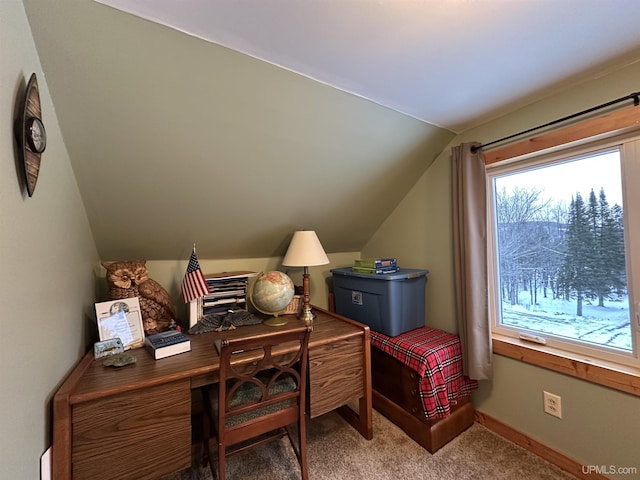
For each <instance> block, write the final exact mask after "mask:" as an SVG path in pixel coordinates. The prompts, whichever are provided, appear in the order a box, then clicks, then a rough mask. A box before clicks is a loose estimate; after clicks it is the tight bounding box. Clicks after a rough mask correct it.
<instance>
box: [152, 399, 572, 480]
mask: <svg viewBox="0 0 640 480" xmlns="http://www.w3.org/2000/svg"><path fill="white" fill-rule="evenodd" d="M307 438H308V441H307V442H308V446H307V459H308V462H309V477H310V479H311V480H325V479H326V480H343V479H344V480H358V479H362V480H389V479H416V480H418V479H419V480H466V479H469V480H472V479H473V480H478V479H487V480H513V479H519V480H525V479H526V480H551V479H554V480H555V479H558V480H571V479H575V477H573V476H571V475H569V474H567V473H565V472H564V471H562V470H560V469H559V468H557V467H555V466H554V465H552V464H550V463H548V462H546V461H544V460H542V459H541V458H540V457H538V456H536V455H534V454H532V453H530V452H528V451H527V450H525V449H523V448H521V447H519V446H518V445H515V444H514V443H511V442H509V441H507V440H505V439H504V438H502V437H500V436H498V435H496V434H494V433H493V432H491V431H490V430H488V429H487V428H485V427H483V426H482V425H479V424H477V423H476V424H474V425H473V426H471V427H470V428H469V429H468V430H466V431H465V432H463V433H462V434H461V435H459V436H458V437H456V438H455V439H454V440H452V441H451V442H449V443H448V444H447V445H445V446H444V447H442V448H441V449H440V450H438V451H437V452H435V453H434V454H430V453H429V452H427V451H426V450H425V449H423V448H422V447H421V446H420V445H418V444H417V443H416V442H414V441H413V440H412V439H411V438H410V437H408V436H407V435H406V434H405V433H404V432H403V431H402V430H401V429H400V428H398V427H397V426H396V425H394V424H393V423H392V422H390V421H389V420H388V419H387V418H385V417H384V416H383V415H381V414H380V413H378V412H377V411H375V410H374V411H373V439H372V440H369V441H368V440H365V439H364V438H363V437H362V436H360V434H358V433H357V432H356V430H354V429H353V428H352V427H351V426H350V425H348V424H347V423H346V422H345V421H344V420H343V419H342V417H340V416H339V415H338V414H337V413H334V412H331V413H328V414H326V415H323V416H321V417H318V418H315V419H313V420H311V421H310V422H309V423H308V430H307ZM227 478H228V479H242V480H297V479H299V478H300V470H299V467H298V463H297V461H296V458H295V454H294V453H293V451H292V449H291V446H290V444H289V441H288V439H286V438H284V439H281V440H279V441H276V442H271V443H269V444H266V445H261V446H259V447H256V448H254V449H251V450H249V451H246V452H242V453H239V454H236V455H233V456H231V457H229V458H228V459H227ZM162 480H212V476H211V472H210V471H209V468H208V467H201V466H199V465H198V462H197V460H194V466H193V467H192V468H189V469H186V470H183V471H181V472H178V473H176V474H173V475H170V476H166V477H163V479H162Z"/></svg>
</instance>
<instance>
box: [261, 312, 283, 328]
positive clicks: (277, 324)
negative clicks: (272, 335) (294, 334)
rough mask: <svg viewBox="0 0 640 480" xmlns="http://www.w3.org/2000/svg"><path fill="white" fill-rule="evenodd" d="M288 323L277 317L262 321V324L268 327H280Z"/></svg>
mask: <svg viewBox="0 0 640 480" xmlns="http://www.w3.org/2000/svg"><path fill="white" fill-rule="evenodd" d="M288 322H289V320H287V319H286V318H283V317H279V316H277V315H275V316H273V317H271V318H267V319H266V320H263V321H262V323H264V324H265V325H269V326H270V327H280V326H282V325H286V324H287V323H288Z"/></svg>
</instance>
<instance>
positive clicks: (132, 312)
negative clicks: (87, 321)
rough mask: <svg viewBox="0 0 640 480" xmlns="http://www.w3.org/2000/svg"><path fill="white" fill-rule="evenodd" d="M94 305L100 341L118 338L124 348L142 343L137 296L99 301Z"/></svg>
mask: <svg viewBox="0 0 640 480" xmlns="http://www.w3.org/2000/svg"><path fill="white" fill-rule="evenodd" d="M95 306H96V319H97V321H98V335H99V337H100V341H104V340H108V339H110V338H119V339H120V341H121V342H122V345H123V347H124V349H125V350H129V349H131V348H138V347H142V346H143V345H144V330H143V328H142V313H141V312H140V300H139V299H138V297H132V298H122V299H120V300H112V301H109V302H99V303H96V305H95Z"/></svg>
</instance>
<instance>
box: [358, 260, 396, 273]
mask: <svg viewBox="0 0 640 480" xmlns="http://www.w3.org/2000/svg"><path fill="white" fill-rule="evenodd" d="M351 270H353V271H354V272H358V273H371V274H376V275H384V274H385V273H395V272H397V271H398V270H400V268H399V267H398V262H397V261H396V259H395V258H363V259H361V260H355V261H354V264H353V267H351Z"/></svg>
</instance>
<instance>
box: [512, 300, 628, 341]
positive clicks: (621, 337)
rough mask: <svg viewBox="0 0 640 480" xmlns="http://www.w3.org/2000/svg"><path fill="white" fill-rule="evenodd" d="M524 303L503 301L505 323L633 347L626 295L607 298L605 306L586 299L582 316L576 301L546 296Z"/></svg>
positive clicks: (564, 335)
mask: <svg viewBox="0 0 640 480" xmlns="http://www.w3.org/2000/svg"><path fill="white" fill-rule="evenodd" d="M526 297H527V298H528V295H527V296H526ZM521 303H522V305H509V304H508V303H505V302H503V304H502V323H503V324H504V325H508V326H511V327H519V328H526V329H528V330H533V331H536V332H542V333H553V334H554V335H559V336H563V337H566V338H571V339H577V340H583V341H585V342H591V343H595V344H598V345H606V346H609V347H614V348H619V349H622V350H626V351H631V350H632V346H631V326H630V322H629V302H628V298H627V297H624V299H622V300H620V301H607V300H605V302H604V304H605V306H604V307H598V305H597V303H596V304H595V305H594V304H591V303H589V302H587V301H584V302H583V306H582V317H578V316H576V302H575V300H573V301H568V300H550V299H544V298H543V299H540V300H539V301H538V304H537V305H530V306H527V303H526V302H521ZM523 305H525V306H523Z"/></svg>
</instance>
